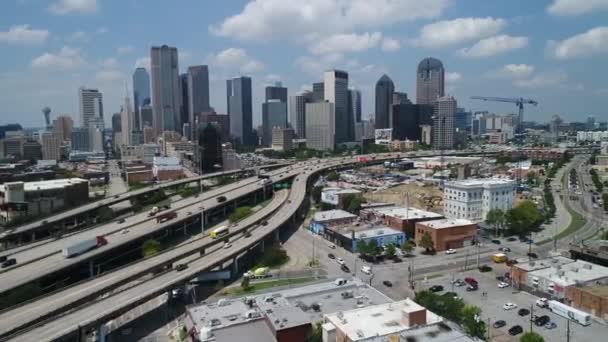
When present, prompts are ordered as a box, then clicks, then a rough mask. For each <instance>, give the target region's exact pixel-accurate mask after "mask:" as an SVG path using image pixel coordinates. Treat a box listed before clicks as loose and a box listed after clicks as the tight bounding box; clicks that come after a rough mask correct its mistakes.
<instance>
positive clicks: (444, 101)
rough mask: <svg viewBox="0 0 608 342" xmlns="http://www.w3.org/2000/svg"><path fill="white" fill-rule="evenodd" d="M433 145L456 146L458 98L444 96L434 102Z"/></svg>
mask: <svg viewBox="0 0 608 342" xmlns="http://www.w3.org/2000/svg"><path fill="white" fill-rule="evenodd" d="M434 107H435V108H434V114H435V115H434V116H433V147H434V148H435V149H442V150H447V149H451V148H453V147H454V114H455V113H456V99H455V98H453V97H452V96H443V97H440V98H438V99H437V101H435V103H434Z"/></svg>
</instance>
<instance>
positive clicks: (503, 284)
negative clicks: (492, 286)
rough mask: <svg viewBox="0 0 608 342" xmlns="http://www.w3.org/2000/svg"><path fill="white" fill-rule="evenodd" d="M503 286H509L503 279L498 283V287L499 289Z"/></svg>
mask: <svg viewBox="0 0 608 342" xmlns="http://www.w3.org/2000/svg"><path fill="white" fill-rule="evenodd" d="M505 287H509V284H508V283H505V282H504V281H502V282H500V283H498V288H499V289H504V288H505Z"/></svg>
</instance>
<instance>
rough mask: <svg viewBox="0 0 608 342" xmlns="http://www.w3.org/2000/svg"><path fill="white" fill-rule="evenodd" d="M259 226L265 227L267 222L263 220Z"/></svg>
mask: <svg viewBox="0 0 608 342" xmlns="http://www.w3.org/2000/svg"><path fill="white" fill-rule="evenodd" d="M260 224H261V225H262V226H265V225H267V224H268V221H266V220H264V221H262V222H260Z"/></svg>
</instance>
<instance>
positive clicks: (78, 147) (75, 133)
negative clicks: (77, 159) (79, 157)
mask: <svg viewBox="0 0 608 342" xmlns="http://www.w3.org/2000/svg"><path fill="white" fill-rule="evenodd" d="M71 140H72V151H84V152H89V151H91V138H90V137H89V129H88V128H85V127H77V128H74V129H73V130H72V137H71Z"/></svg>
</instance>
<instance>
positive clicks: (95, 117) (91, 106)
mask: <svg viewBox="0 0 608 342" xmlns="http://www.w3.org/2000/svg"><path fill="white" fill-rule="evenodd" d="M78 100H79V107H80V124H81V127H86V128H89V127H91V126H94V125H99V122H100V121H101V123H102V124H103V95H102V93H101V92H100V91H99V90H97V89H93V88H85V87H80V88H79V89H78Z"/></svg>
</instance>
